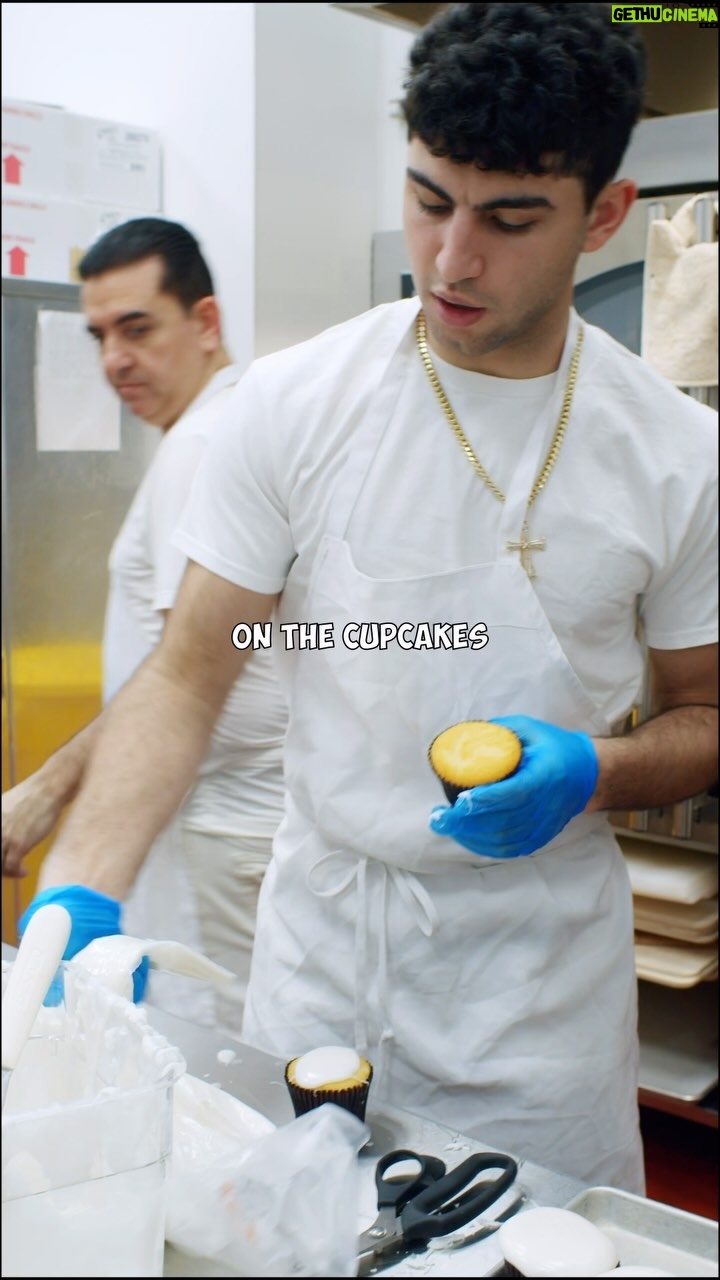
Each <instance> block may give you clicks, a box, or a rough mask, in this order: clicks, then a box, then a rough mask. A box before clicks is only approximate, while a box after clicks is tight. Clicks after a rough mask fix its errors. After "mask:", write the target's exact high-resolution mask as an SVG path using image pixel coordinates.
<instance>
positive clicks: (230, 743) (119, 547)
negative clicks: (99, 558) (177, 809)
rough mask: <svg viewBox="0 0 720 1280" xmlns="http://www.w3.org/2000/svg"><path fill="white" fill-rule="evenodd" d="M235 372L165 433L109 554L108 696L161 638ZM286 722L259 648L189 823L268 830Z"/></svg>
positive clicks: (190, 803) (186, 818)
mask: <svg viewBox="0 0 720 1280" xmlns="http://www.w3.org/2000/svg"><path fill="white" fill-rule="evenodd" d="M239 377H240V373H239V370H238V369H237V368H236V367H235V366H229V367H227V368H225V369H221V370H220V371H219V372H218V373H217V374H216V375H215V377H214V378H213V379H211V381H210V383H208V385H207V387H205V388H204V390H203V391H202V392H201V394H200V395H199V396H198V397H197V399H196V400H195V401H193V403H192V404H191V405H190V407H189V408H188V409H187V410H186V412H185V413H184V414H183V416H182V417H181V418H180V419H179V420H178V421H177V422H176V423H175V425H174V426H173V427H172V428H171V429H170V430H169V431H168V432H167V433H166V434H165V435H164V436H163V438H162V440H161V442H160V445H159V446H158V449H157V451H156V453H155V455H154V457H153V461H152V463H151V464H150V467H149V468H148V471H147V472H146V474H145V476H144V478H143V481H142V483H141V485H140V487H139V489H138V491H137V493H136V495H135V498H134V500H133V503H132V505H131V507H130V510H129V512H128V514H127V517H126V519H125V522H124V524H123V526H122V528H121V530H120V532H119V534H118V536H117V538H116V540H115V543H114V545H113V547H112V551H111V553H110V561H109V569H110V590H109V596H108V604H107V610H106V616H105V631H104V639H103V696H104V699H105V701H108V700H109V699H110V698H111V697H112V696H113V695H114V694H115V693H116V692H117V690H118V689H119V688H120V686H121V685H123V684H124V683H125V682H126V680H128V679H129V678H130V676H131V675H132V674H133V672H134V670H135V668H136V667H137V666H138V664H139V663H140V662H142V661H143V660H144V659H145V658H146V657H147V656H148V654H149V653H150V652H151V650H152V649H154V648H155V647H156V645H157V644H158V642H159V640H160V636H161V633H162V629H163V623H164V619H163V616H162V611H163V610H167V609H171V608H172V606H173V604H174V603H175V597H176V595H177V592H178V588H179V586H180V581H181V579H182V576H183V573H184V571H185V567H186V564H187V558H186V556H185V555H184V554H183V553H182V552H181V551H180V550H178V548H177V547H176V546H175V545H174V544H173V542H172V535H173V532H174V529H175V526H176V524H177V523H178V520H179V518H180V515H181V513H182V510H183V507H184V505H185V503H186V501H187V497H188V494H189V492H190V489H191V486H192V481H193V479H194V476H195V474H196V472H197V469H198V467H199V465H200V462H201V460H202V458H203V455H204V453H205V450H206V448H207V444H208V440H209V439H210V438H211V437H212V434H213V432H214V430H215V426H216V424H217V422H218V421H219V420H221V417H222V405H223V404H224V402H225V401H226V400H227V399H228V397H229V396H230V394H231V391H232V388H233V387H234V386H235V385H236V384H237V382H238V379H239ZM286 723H287V709H286V703H285V698H284V696H283V694H282V691H281V689H280V685H279V682H278V679H277V673H276V670H275V665H274V659H273V654H272V652H271V651H269V650H260V649H258V650H255V651H254V652H253V653H252V655H251V657H250V659H249V660H248V662H247V664H246V666H245V669H244V671H243V675H242V677H241V679H240V680H239V681H238V682H237V683H236V684H235V685H234V686H233V688H232V690H231V692H230V695H229V697H228V700H227V702H226V704H225V707H224V709H223V712H222V714H221V716H220V719H219V720H218V722H217V724H216V726H215V729H214V731H213V735H212V738H211V740H210V744H209V747H208V751H207V753H206V755H205V758H204V760H203V762H202V765H201V766H200V769H199V770H198V778H197V781H196V783H195V784H194V786H193V788H192V789H191V791H190V792H189V793H188V795H187V797H186V799H185V802H184V804H183V807H182V810H181V813H180V818H181V821H182V823H183V825H184V826H186V827H189V828H191V829H193V830H199V831H211V832H216V833H220V834H223V833H224V834H230V835H250V836H264V835H268V836H269V835H272V834H273V833H274V831H275V828H276V827H277V824H278V822H279V820H280V817H281V815H282V803H283V779H282V752H283V744H284V738H285V728H286Z"/></svg>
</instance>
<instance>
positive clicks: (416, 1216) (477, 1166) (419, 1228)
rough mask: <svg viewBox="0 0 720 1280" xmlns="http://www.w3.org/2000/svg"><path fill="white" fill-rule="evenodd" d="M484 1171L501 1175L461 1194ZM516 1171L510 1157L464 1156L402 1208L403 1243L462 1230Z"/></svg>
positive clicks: (496, 1196) (509, 1182)
mask: <svg viewBox="0 0 720 1280" xmlns="http://www.w3.org/2000/svg"><path fill="white" fill-rule="evenodd" d="M485 1169H499V1170H500V1171H501V1172H500V1174H499V1176H498V1177H497V1178H493V1179H491V1180H490V1181H489V1182H480V1183H478V1185H477V1186H476V1187H471V1188H470V1189H469V1190H467V1191H463V1188H465V1187H467V1185H468V1183H469V1182H472V1180H473V1178H475V1177H477V1175H478V1174H479V1173H482V1172H483V1171H484V1170H485ZM517 1171H518V1167H517V1164H516V1162H515V1161H514V1160H513V1158H512V1156H505V1155H500V1154H498V1153H497V1152H492V1151H485V1152H483V1151H481V1152H478V1153H477V1155H473V1156H468V1158H467V1160H463V1162H462V1164H459V1165H457V1167H456V1168H455V1169H451V1170H450V1172H449V1173H446V1174H445V1177H444V1178H440V1179H439V1180H438V1181H436V1182H433V1183H431V1184H430V1186H428V1187H426V1188H425V1189H424V1190H423V1191H420V1192H419V1194H418V1195H416V1196H415V1197H414V1198H413V1199H412V1200H410V1201H409V1202H408V1203H407V1204H406V1205H405V1208H404V1209H403V1210H402V1213H401V1215H400V1219H401V1222H402V1228H403V1235H404V1238H405V1241H406V1243H408V1244H418V1243H419V1242H421V1241H423V1240H431V1239H433V1238H434V1237H435V1236H446V1235H449V1234H450V1232H451V1231H457V1230H458V1228H459V1227H464V1226H466V1224H467V1223H468V1222H472V1220H473V1218H476V1217H477V1216H478V1214H480V1213H482V1212H483V1210H484V1209H487V1208H488V1206H489V1205H491V1204H494V1203H495V1201H496V1200H499V1198H500V1196H501V1195H502V1194H503V1192H504V1191H507V1189H508V1187H510V1186H512V1184H513V1182H514V1181H515V1178H516V1176H517ZM458 1193H462V1194H458ZM448 1201H449V1202H450V1203H448Z"/></svg>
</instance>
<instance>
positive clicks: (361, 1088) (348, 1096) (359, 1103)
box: [285, 1067, 373, 1120]
mask: <svg viewBox="0 0 720 1280" xmlns="http://www.w3.org/2000/svg"><path fill="white" fill-rule="evenodd" d="M372 1076H373V1070H372V1067H371V1068H370V1074H369V1076H368V1078H367V1080H365V1081H364V1082H361V1083H359V1084H355V1085H352V1086H351V1087H350V1088H347V1089H307V1088H303V1087H302V1086H301V1085H299V1084H293V1083H292V1081H290V1080H288V1076H287V1071H286V1072H285V1083H286V1085H287V1087H288V1093H289V1094H290V1098H291V1101H292V1104H293V1109H294V1111H295V1115H296V1116H304V1115H305V1114H306V1113H307V1112H308V1111H314V1110H315V1108H316V1107H321V1106H322V1105H323V1103H324V1102H334V1103H335V1106H336V1107H344V1108H345V1110H346V1111H350V1112H352V1114H353V1115H354V1116H357V1117H358V1119H359V1120H364V1119H365V1108H366V1107H367V1100H368V1093H369V1092H370V1081H371V1080H372Z"/></svg>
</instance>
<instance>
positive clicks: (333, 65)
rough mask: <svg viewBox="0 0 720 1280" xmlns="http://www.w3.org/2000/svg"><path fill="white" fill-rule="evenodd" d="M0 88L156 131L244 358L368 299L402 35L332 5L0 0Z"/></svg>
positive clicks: (177, 203)
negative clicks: (21, 0)
mask: <svg viewBox="0 0 720 1280" xmlns="http://www.w3.org/2000/svg"><path fill="white" fill-rule="evenodd" d="M2 25H3V49H2V58H3V96H5V97H11V98H21V99H30V100H34V101H39V102H46V103H52V104H54V105H57V106H62V107H65V108H67V109H68V110H70V111H77V112H80V113H83V114H86V115H95V116H99V117H107V118H108V119H114V120H118V121H122V122H125V123H128V124H138V125H143V126H145V127H147V128H153V129H157V130H158V132H159V133H160V137H161V143H162V148H163V156H164V195H165V201H164V210H163V212H164V214H165V215H166V216H167V217H170V218H177V219H179V220H180V221H181V222H185V223H186V224H187V225H188V226H189V227H191V228H192V230H193V231H195V233H196V234H197V236H198V238H199V239H200V241H201V243H202V246H203V248H204V250H205V253H206V255H207V258H208V261H209V263H210V266H211V268H212V270H213V273H214V276H215V282H216V287H217V290H218V294H219V296H220V300H221V303H222V306H223V312H224V315H225V327H226V333H227V337H228V342H229V346H230V348H231V350H232V352H233V354H234V356H235V358H236V359H237V360H238V361H239V363H241V364H242V365H243V366H244V365H246V364H247V363H248V362H249V361H250V360H251V359H252V357H253V354H255V353H257V354H262V353H263V352H265V351H269V350H275V349H277V348H278V347H280V346H283V345H286V344H287V343H290V342H296V341H299V340H301V339H302V338H305V337H308V336H310V335H311V334H312V333H316V332H318V331H319V330H320V329H323V328H326V327H327V326H328V325H330V324H334V323H336V322H338V321H340V320H343V319H346V318H347V317H349V316H351V315H354V314H356V313H357V312H359V311H361V310H363V309H364V308H365V307H367V306H369V304H370V269H371V244H372V234H373V232H374V231H376V230H382V229H385V228H388V227H390V228H397V227H399V226H400V221H401V212H400V211H401V192H402V177H403V170H404V163H405V161H404V148H405V137H404V130H403V126H402V124H401V123H400V122H399V121H398V120H397V119H395V118H393V111H394V110H395V108H394V106H393V103H394V101H395V100H396V99H397V98H398V96H399V94H400V92H401V89H400V84H401V80H402V73H403V67H404V62H405V56H406V53H407V50H408V48H409V45H410V42H411V39H412V36H411V33H410V32H405V31H404V30H401V29H399V28H395V27H392V26H389V25H386V24H385V23H379V22H375V21H371V20H369V19H367V18H364V17H361V16H358V15H356V14H352V13H348V12H346V11H343V10H339V9H335V8H333V7H332V6H331V5H329V4H303V3H295V4H275V3H265V4H262V3H261V4H247V3H245V4H235V3H231V4H178V3H173V4H153V3H142V4H139V3H128V4H106V3H94V4H65V3H52V4H36V3H11V2H9V0H8V2H7V3H4V4H3V6H2Z"/></svg>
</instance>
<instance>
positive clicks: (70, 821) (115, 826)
mask: <svg viewBox="0 0 720 1280" xmlns="http://www.w3.org/2000/svg"><path fill="white" fill-rule="evenodd" d="M217 710H219V708H218V709H217ZM215 715H216V709H214V708H211V707H209V706H208V705H207V704H206V703H205V702H203V701H201V700H200V699H198V698H197V696H195V695H194V694H193V693H191V692H189V691H187V690H185V689H179V688H178V686H177V685H176V684H174V682H173V681H172V679H171V677H170V676H169V674H168V673H166V672H165V671H164V670H163V669H162V667H157V666H155V665H154V664H153V663H152V661H151V662H150V663H147V664H145V666H143V667H142V668H141V669H140V670H139V671H138V673H137V674H136V675H135V677H134V678H133V680H131V681H130V683H129V684H128V685H126V686H125V688H124V689H122V690H121V691H120V692H119V693H118V694H117V695H116V697H115V698H114V699H113V701H112V704H111V705H110V706H109V707H108V708H107V709H106V711H105V713H104V715H103V724H102V729H101V731H100V732H98V734H97V742H96V747H95V750H94V751H93V752H92V755H91V756H90V759H89V762H88V764H87V768H86V771H85V777H84V780H83V785H82V787H81V789H80V792H79V795H78V797H77V799H76V801H75V804H74V806H73V808H72V810H71V812H70V814H69V816H68V818H67V820H66V822H65V824H64V826H63V829H62V831H61V833H60V836H59V837H58V839H57V841H56V842H55V844H54V845H53V848H52V849H51V851H50V853H49V854H48V856H47V858H46V859H45V861H44V863H43V866H42V870H41V875H40V885H39V887H40V888H41V889H46V888H50V887H51V886H55V885H61V884H84V885H86V886H87V887H88V888H92V889H96V890H98V891H99V892H101V893H106V894H108V895H109V896H110V897H115V898H119V899H121V900H122V899H123V898H125V897H126V895H127V893H128V891H129V890H130V888H131V886H132V884H133V882H134V880H135V877H136V876H137V873H138V871H139V870H140V867H141V866H142V863H143V861H144V859H145V856H146V854H147V851H148V849H149V848H150V845H151V844H152V841H153V840H154V838H155V836H156V835H157V834H158V832H159V831H161V830H162V828H163V827H164V826H165V825H166V824H167V822H168V821H169V820H170V818H171V817H172V815H173V814H174V813H175V811H176V810H177V808H178V807H179V805H180V803H181V801H182V799H183V797H184V795H185V793H186V792H187V790H188V788H189V787H190V785H191V784H192V782H193V779H194V776H195V772H196V769H197V766H198V764H199V762H200V760H201V759H202V756H203V752H204V750H205V746H206V743H207V740H208V737H209V735H210V732H211V730H212V726H213V723H214V720H215Z"/></svg>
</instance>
